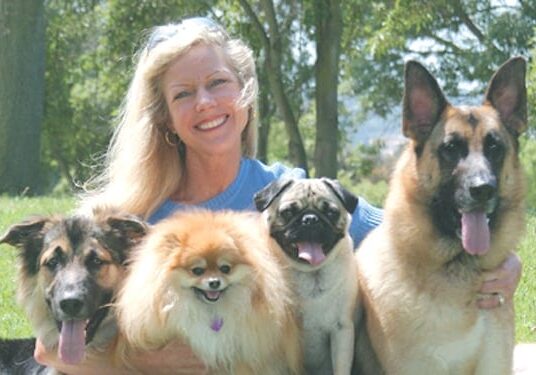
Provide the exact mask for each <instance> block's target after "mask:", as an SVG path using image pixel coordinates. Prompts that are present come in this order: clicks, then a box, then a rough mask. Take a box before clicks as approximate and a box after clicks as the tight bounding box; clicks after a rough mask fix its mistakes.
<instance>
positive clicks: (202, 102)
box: [195, 88, 216, 112]
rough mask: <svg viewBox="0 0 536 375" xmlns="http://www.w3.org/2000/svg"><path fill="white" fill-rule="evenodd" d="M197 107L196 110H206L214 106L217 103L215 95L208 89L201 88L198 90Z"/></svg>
mask: <svg viewBox="0 0 536 375" xmlns="http://www.w3.org/2000/svg"><path fill="white" fill-rule="evenodd" d="M195 99H196V103H195V109H196V111H198V112H200V111H204V110H206V109H208V108H212V107H213V106H214V105H215V104H216V100H215V99H214V96H213V95H212V94H211V93H210V92H209V91H208V90H206V89H204V88H201V89H199V90H197V95H196V98H195Z"/></svg>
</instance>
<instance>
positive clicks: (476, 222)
mask: <svg viewBox="0 0 536 375" xmlns="http://www.w3.org/2000/svg"><path fill="white" fill-rule="evenodd" d="M489 238H490V234H489V227H488V222H487V218H486V213H485V212H482V211H473V212H466V213H464V214H462V244H463V248H464V249H465V251H467V252H468V253H469V254H471V255H484V254H486V253H487V252H488V250H489V242H490V239H489Z"/></svg>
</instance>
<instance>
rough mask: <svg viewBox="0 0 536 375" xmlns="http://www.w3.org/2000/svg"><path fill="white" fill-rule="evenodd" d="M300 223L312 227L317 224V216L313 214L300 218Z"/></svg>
mask: <svg viewBox="0 0 536 375" xmlns="http://www.w3.org/2000/svg"><path fill="white" fill-rule="evenodd" d="M301 222H302V224H303V225H314V224H316V223H318V216H316V215H315V214H305V215H303V216H302V219H301Z"/></svg>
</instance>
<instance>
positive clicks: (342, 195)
mask: <svg viewBox="0 0 536 375" xmlns="http://www.w3.org/2000/svg"><path fill="white" fill-rule="evenodd" d="M321 180H322V181H323V182H324V183H325V184H326V185H327V187H329V188H330V189H331V191H333V192H334V193H335V195H336V196H337V198H339V200H340V201H341V202H342V204H343V205H344V208H346V211H348V212H349V213H351V214H353V213H354V211H355V208H356V207H357V203H358V202H359V199H358V198H357V197H356V196H355V195H354V194H353V193H352V192H350V191H348V190H346V189H345V188H343V187H342V185H341V184H340V183H339V181H337V180H332V179H329V178H326V177H322V178H321Z"/></svg>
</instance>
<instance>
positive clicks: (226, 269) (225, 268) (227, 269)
mask: <svg viewBox="0 0 536 375" xmlns="http://www.w3.org/2000/svg"><path fill="white" fill-rule="evenodd" d="M220 271H221V272H222V273H229V272H231V266H228V265H227V264H224V265H223V266H221V267H220Z"/></svg>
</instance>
